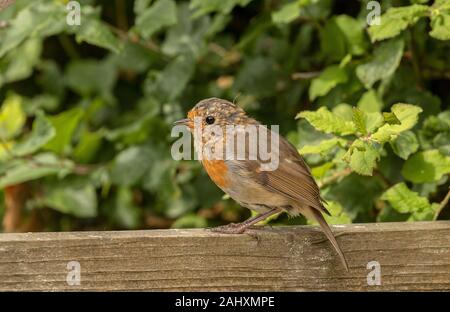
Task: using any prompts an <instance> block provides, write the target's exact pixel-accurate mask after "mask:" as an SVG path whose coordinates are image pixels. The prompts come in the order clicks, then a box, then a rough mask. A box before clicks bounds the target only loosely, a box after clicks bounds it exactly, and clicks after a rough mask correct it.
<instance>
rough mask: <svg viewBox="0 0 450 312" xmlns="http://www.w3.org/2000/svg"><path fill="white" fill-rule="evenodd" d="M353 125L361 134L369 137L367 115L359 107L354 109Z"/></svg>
mask: <svg viewBox="0 0 450 312" xmlns="http://www.w3.org/2000/svg"><path fill="white" fill-rule="evenodd" d="M353 123H354V124H355V127H356V130H357V131H358V132H359V133H360V134H362V135H367V129H366V117H365V114H364V112H363V111H362V110H360V109H359V108H357V107H353Z"/></svg>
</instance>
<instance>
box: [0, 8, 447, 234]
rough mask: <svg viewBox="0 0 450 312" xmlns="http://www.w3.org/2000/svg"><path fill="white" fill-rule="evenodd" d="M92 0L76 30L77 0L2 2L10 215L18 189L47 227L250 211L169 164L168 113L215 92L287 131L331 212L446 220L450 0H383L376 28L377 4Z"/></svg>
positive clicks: (0, 126) (182, 221)
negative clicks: (71, 4)
mask: <svg viewBox="0 0 450 312" xmlns="http://www.w3.org/2000/svg"><path fill="white" fill-rule="evenodd" d="M79 2H80V4H81V25H73V26H71V25H68V24H67V22H66V16H67V14H68V11H67V9H66V4H67V1H65V0H38V1H29V0H17V1H15V3H14V4H13V5H11V6H9V7H8V8H6V9H4V10H2V11H0V88H1V89H0V103H2V105H1V108H0V139H1V141H0V188H2V189H3V191H0V199H2V203H1V204H0V216H2V215H4V214H5V213H7V211H6V210H7V208H8V207H6V206H5V204H4V203H3V198H4V196H5V194H7V192H8V189H9V188H11V187H14V186H15V185H23V186H25V188H26V189H27V192H24V193H23V194H22V196H23V197H26V201H25V205H24V206H23V207H22V209H23V211H24V218H37V219H38V221H39V222H38V224H40V226H39V227H38V228H37V229H38V230H51V231H57V230H75V229H116V228H129V229H132V228H152V227H153V228H158V227H170V226H173V227H205V226H214V225H217V224H219V223H226V222H231V221H234V222H236V221H239V220H242V219H243V218H244V217H245V216H248V215H249V213H248V212H247V211H246V210H244V209H241V208H239V206H238V205H237V204H236V203H234V202H233V201H232V200H230V199H228V198H222V195H223V194H222V193H221V191H220V190H219V189H218V188H217V187H216V186H214V185H213V184H212V182H211V181H209V178H208V177H207V176H206V174H205V172H204V171H203V170H202V169H201V167H200V165H199V164H198V163H197V162H195V161H175V160H173V159H172V158H171V156H170V146H171V143H172V142H173V140H174V138H171V136H170V129H171V124H172V122H173V121H174V120H177V119H180V118H182V117H183V116H184V115H185V113H186V111H187V110H188V109H190V108H191V107H192V106H193V105H194V104H195V103H196V102H197V101H199V100H200V99H203V98H207V97H212V96H215V97H222V98H227V99H230V100H233V99H234V100H235V101H236V102H237V103H238V104H239V105H240V106H242V107H243V108H244V109H246V110H247V111H248V113H249V114H251V115H253V116H255V117H256V118H257V119H259V120H261V121H262V122H263V123H265V124H280V128H281V131H282V134H283V135H285V136H287V137H288V138H289V140H290V141H291V142H292V143H293V144H294V145H296V146H297V147H298V148H299V151H300V153H302V154H303V155H304V156H305V159H306V161H307V162H308V164H309V165H310V166H311V169H312V173H313V175H314V176H315V177H316V179H317V181H318V183H319V185H320V187H321V191H322V195H323V197H324V198H325V199H326V200H327V201H328V204H327V207H328V208H329V210H330V211H331V213H332V216H331V217H327V218H328V221H329V222H332V223H349V222H374V221H397V220H411V221H415V220H435V219H437V218H438V217H439V218H448V217H449V216H450V215H449V213H448V209H444V208H446V207H445V204H446V202H445V201H443V198H444V197H445V194H446V193H447V192H448V185H449V183H448V176H449V173H450V110H449V103H450V91H449V88H448V84H449V79H450V1H448V0H435V1H426V0H424V1H412V0H411V1H407V0H398V1H397V0H384V1H381V5H382V12H383V14H382V16H381V24H380V25H375V24H374V25H372V26H366V16H367V14H368V13H369V12H368V10H367V9H366V4H367V2H368V1H337V0H292V1H287V0H286V1H272V0H264V1H262V0H253V1H252V0H222V1H216V0H191V1H174V0H153V1H152V0H135V1H125V0H118V1H115V2H114V3H112V2H111V1H106V0H104V1H101V0H98V1H94V0H80V1H79ZM17 200H18V201H21V200H20V199H17ZM441 201H442V203H441ZM16 206H17V205H16ZM271 222H272V223H282V224H292V223H303V222H304V220H303V219H301V218H295V219H288V218H287V217H286V216H285V215H280V216H277V217H275V218H274V219H273V220H271ZM34 223H36V222H34ZM6 227H7V226H6V225H5V229H7V230H14V229H10V228H6Z"/></svg>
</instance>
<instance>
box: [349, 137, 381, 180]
mask: <svg viewBox="0 0 450 312" xmlns="http://www.w3.org/2000/svg"><path fill="white" fill-rule="evenodd" d="M349 153H350V168H352V170H353V171H355V172H356V173H358V174H361V175H372V172H373V169H374V168H375V167H376V163H377V160H378V159H379V158H380V152H379V151H378V150H377V149H376V148H375V147H374V146H373V144H372V143H370V142H363V141H360V140H356V141H355V142H354V143H353V144H352V146H351V147H350V149H349Z"/></svg>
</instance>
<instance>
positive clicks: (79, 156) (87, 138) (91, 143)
mask: <svg viewBox="0 0 450 312" xmlns="http://www.w3.org/2000/svg"><path fill="white" fill-rule="evenodd" d="M102 139H103V132H102V131H96V132H90V131H88V130H85V131H83V133H82V134H81V137H80V141H79V142H78V144H77V146H76V147H75V149H74V151H73V158H74V160H76V161H77V162H78V163H88V162H90V161H91V160H92V159H93V158H94V157H95V155H96V153H97V152H98V150H99V149H100V147H101V143H102Z"/></svg>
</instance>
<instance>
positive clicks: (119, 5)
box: [116, 0, 128, 30]
mask: <svg viewBox="0 0 450 312" xmlns="http://www.w3.org/2000/svg"><path fill="white" fill-rule="evenodd" d="M116 19H117V26H118V27H119V28H120V29H123V30H127V29H128V20H127V7H126V5H125V2H124V1H123V0H116Z"/></svg>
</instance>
